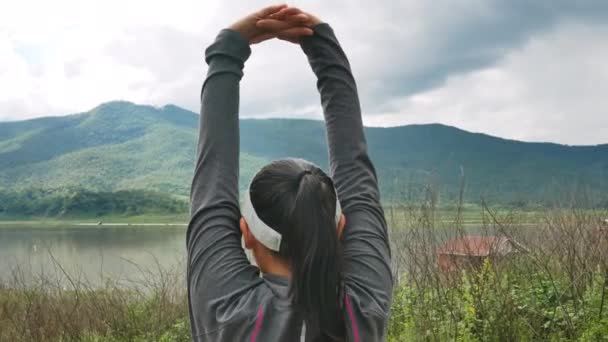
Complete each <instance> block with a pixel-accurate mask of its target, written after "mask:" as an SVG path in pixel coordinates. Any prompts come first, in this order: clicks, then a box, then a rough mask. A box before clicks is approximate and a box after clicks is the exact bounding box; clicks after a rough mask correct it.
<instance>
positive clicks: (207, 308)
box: [186, 6, 312, 341]
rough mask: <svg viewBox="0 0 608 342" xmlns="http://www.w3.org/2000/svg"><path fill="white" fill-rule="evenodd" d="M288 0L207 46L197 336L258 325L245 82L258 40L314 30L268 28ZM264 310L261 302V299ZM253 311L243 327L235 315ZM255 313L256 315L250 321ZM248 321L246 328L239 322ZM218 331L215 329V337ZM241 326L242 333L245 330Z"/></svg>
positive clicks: (198, 189)
mask: <svg viewBox="0 0 608 342" xmlns="http://www.w3.org/2000/svg"><path fill="white" fill-rule="evenodd" d="M284 7H285V6H271V7H267V8H265V9H262V10H261V11H258V12H255V13H253V14H251V15H249V16H247V17H245V18H243V19H242V20H240V21H238V22H236V23H235V24H233V25H232V26H230V29H225V30H222V31H221V32H220V33H219V35H218V36H217V38H216V40H215V42H214V43H213V44H211V45H210V46H209V47H208V48H207V50H206V54H205V57H206V58H205V60H206V62H207V64H208V65H209V68H208V71H207V78H206V79H205V82H204V84H203V89H202V93H201V117H200V131H199V132H200V133H199V141H198V146H197V161H196V168H195V172H194V178H193V180H192V189H191V196H190V197H191V198H190V200H191V219H190V224H189V225H188V231H187V234H186V243H187V249H188V279H187V281H188V302H189V310H190V320H191V323H192V324H191V325H192V335H193V338H194V339H195V340H205V341H207V340H215V338H216V337H217V336H220V335H221V336H224V337H225V336H228V335H229V334H230V333H233V334H236V335H237V336H240V335H243V334H244V333H243V331H247V330H248V329H250V328H251V329H252V328H253V321H251V320H247V315H249V314H252V315H255V312H251V313H249V312H247V308H251V307H252V306H251V305H248V304H251V303H248V301H254V299H253V297H252V296H251V295H250V294H251V290H252V289H255V288H256V285H259V284H260V283H261V282H262V280H261V279H260V278H259V272H258V269H257V267H254V266H252V265H251V264H250V263H249V261H248V260H247V258H246V256H245V252H244V251H243V248H242V246H241V233H240V230H239V225H238V222H239V219H240V217H241V216H240V210H239V193H238V178H239V82H240V80H241V78H242V76H243V67H244V64H245V61H246V60H247V58H248V57H249V55H250V54H251V49H250V47H249V45H250V44H253V43H259V42H261V41H264V40H267V39H270V38H273V37H276V36H279V35H281V36H284V37H296V36H298V35H299V36H301V35H306V34H309V35H310V34H312V30H310V29H309V28H306V27H301V26H297V25H296V24H286V25H283V26H282V27H281V28H280V29H279V30H274V31H268V30H260V29H259V28H257V27H256V22H257V21H258V20H259V19H261V18H264V17H265V16H267V15H270V14H272V13H276V12H277V11H279V10H281V8H284ZM255 309H256V310H257V307H255ZM238 317H241V318H242V317H245V321H246V322H245V323H243V324H239V325H238V327H239V328H238V329H237V330H235V327H234V326H231V327H230V329H231V330H230V332H224V331H223V330H225V329H226V328H227V327H229V323H230V322H235V318H238ZM250 321H251V322H250ZM239 329H240V330H239ZM209 334H213V336H215V337H211V336H210V335H209ZM239 334H240V335H239Z"/></svg>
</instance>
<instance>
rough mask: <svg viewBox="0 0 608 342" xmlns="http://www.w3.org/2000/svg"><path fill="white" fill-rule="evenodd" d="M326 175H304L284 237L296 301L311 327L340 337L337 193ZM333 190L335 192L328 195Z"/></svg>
mask: <svg viewBox="0 0 608 342" xmlns="http://www.w3.org/2000/svg"><path fill="white" fill-rule="evenodd" d="M323 177H324V175H320V174H317V173H312V172H307V173H304V174H303V175H302V177H301V179H300V180H299V188H298V192H297V195H296V198H295V202H294V205H293V208H292V212H291V214H290V215H289V217H290V224H289V225H290V229H289V231H288V232H285V233H284V238H285V240H286V242H287V245H288V246H289V248H288V249H289V250H288V251H286V252H287V253H288V254H289V257H290V261H291V267H292V281H291V289H290V291H291V296H292V301H293V303H294V304H295V305H296V307H297V308H298V309H299V310H300V311H301V312H303V313H304V315H305V320H306V323H307V325H308V329H314V330H317V329H318V330H319V331H320V332H321V333H322V334H323V335H325V336H327V337H330V338H331V337H333V338H337V336H339V335H340V334H339V330H338V329H339V327H340V326H341V324H340V318H341V315H340V310H339V304H338V303H339V302H338V293H339V287H340V280H341V262H340V257H339V256H340V254H341V253H340V252H339V250H338V235H337V233H336V221H335V210H336V198H335V193H334V189H333V186H332V185H330V184H331V183H330V184H327V182H324V181H323ZM325 177H326V176H325ZM329 181H330V182H331V180H329ZM332 193H333V196H328V195H327V194H332ZM314 330H313V331H314Z"/></svg>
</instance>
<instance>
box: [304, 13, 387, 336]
mask: <svg viewBox="0 0 608 342" xmlns="http://www.w3.org/2000/svg"><path fill="white" fill-rule="evenodd" d="M301 46H302V49H303V50H304V52H305V53H306V55H307V56H308V61H309V63H310V65H311V67H312V70H313V72H314V73H315V75H316V76H317V79H318V81H317V88H318V90H319V92H320V94H321V103H322V105H323V112H324V116H325V122H326V125H327V140H328V145H329V161H330V172H331V176H332V178H333V180H334V183H335V185H336V189H337V191H338V197H339V199H340V203H341V204H342V207H343V209H344V214H345V216H346V228H345V230H344V235H343V237H342V242H343V249H344V254H343V257H344V283H345V290H346V291H345V292H346V295H347V296H349V297H350V300H351V302H352V310H353V311H354V315H355V319H356V320H362V321H361V322H358V323H357V324H359V326H360V327H367V328H366V329H365V330H366V331H359V334H361V336H362V340H363V341H375V340H381V339H382V334H383V331H384V328H385V327H383V326H382V325H386V320H387V318H388V313H389V308H390V302H391V296H392V284H393V281H392V273H391V269H390V258H391V253H390V247H389V241H388V232H387V228H386V221H385V218H384V212H383V210H382V207H381V205H380V194H379V190H378V183H377V178H376V172H375V169H374V166H373V164H372V162H371V160H370V158H369V156H368V153H367V143H366V140H365V134H364V131H363V124H362V119H361V108H360V105H359V96H358V94H357V86H356V83H355V79H354V77H353V75H352V72H351V69H350V64H349V62H348V59H347V57H346V55H345V53H344V51H343V50H342V48H341V46H340V44H339V43H338V40H337V38H336V36H335V35H334V32H333V30H332V29H331V27H330V26H329V25H327V24H320V25H318V26H316V27H315V29H314V35H313V36H310V37H306V38H304V39H303V40H302V43H301ZM355 323H356V322H355ZM362 330H363V329H362ZM363 336H365V337H368V338H363Z"/></svg>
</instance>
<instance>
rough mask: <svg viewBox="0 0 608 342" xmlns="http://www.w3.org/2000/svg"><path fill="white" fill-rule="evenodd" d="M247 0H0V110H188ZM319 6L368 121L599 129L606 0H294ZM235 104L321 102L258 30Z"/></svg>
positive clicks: (527, 135)
mask: <svg viewBox="0 0 608 342" xmlns="http://www.w3.org/2000/svg"><path fill="white" fill-rule="evenodd" d="M274 3H276V2H273V3H269V2H266V1H258V0H248V1H235V0H175V1H170V2H169V1H150V0H148V1H139V0H129V1H123V0H120V1H119V0H104V1H97V0H88V1H81V0H80V1H73V0H53V1H41V0H39V1H32V0H21V1H9V0H0V8H2V11H0V94H1V95H0V121H14V120H23V119H29V118H34V117H40V116H51V115H66V114H71V113H77V112H83V111H87V110H90V109H91V108H93V107H95V106H97V105H99V104H100V103H103V102H107V101H112V100H127V101H133V102H135V103H140V104H151V105H155V106H163V105H166V104H175V105H178V106H181V107H184V108H187V109H190V110H193V111H195V112H197V111H198V108H199V96H200V87H201V85H202V82H203V80H204V76H205V72H206V65H205V63H204V58H203V57H204V50H205V47H206V46H207V45H209V44H210V43H211V42H212V41H213V39H214V37H215V36H216V34H217V33H218V32H219V30H220V29H222V28H224V27H226V26H228V25H229V24H231V23H232V22H233V21H235V20H237V19H238V18H240V17H242V16H244V15H245V14H248V13H249V12H252V11H254V10H256V9H258V8H260V7H263V6H266V5H269V4H274ZM287 3H288V4H289V5H292V6H298V7H300V8H302V9H304V10H306V11H309V12H311V13H315V14H316V15H317V16H319V17H320V18H321V19H323V20H324V21H326V22H328V23H329V24H330V25H332V27H333V28H334V30H335V31H336V34H337V36H338V38H339V39H340V41H341V43H342V45H343V47H344V49H345V51H346V53H347V54H348V56H349V59H350V61H351V65H352V69H353V72H354V74H355V78H356V79H357V83H358V88H359V93H360V97H361V105H362V109H363V117H364V123H365V124H366V125H370V126H397V125H406V124H421V123H436V122H438V123H442V124H446V125H451V126H456V127H459V128H462V129H465V130H468V131H473V132H482V133H486V134H491V135H496V136H500V137H504V138H511V139H518V140H525V141H551V142H558V143H563V144H576V145H591V144H605V143H608V96H607V94H608V62H607V61H608V39H607V37H608V1H604V0H579V1H571V0H535V1H529V0H434V1H423V0H399V1H397V0H375V1H359V0H333V1H321V0H306V1H305V0H300V1H296V0H294V1H291V2H287ZM241 89H242V91H241V117H287V118H312V119H320V118H322V114H321V107H320V104H319V96H318V94H317V92H316V85H315V78H314V75H313V74H312V72H311V70H310V67H309V66H308V64H307V61H306V59H305V56H304V55H303V53H302V52H301V49H300V48H299V47H298V46H297V45H293V44H289V43H286V42H282V41H270V42H266V43H263V44H260V45H255V46H253V54H252V56H251V58H250V59H249V60H248V62H247V64H246V67H245V76H244V78H243V81H242V82H241Z"/></svg>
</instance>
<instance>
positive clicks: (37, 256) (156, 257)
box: [0, 227, 186, 284]
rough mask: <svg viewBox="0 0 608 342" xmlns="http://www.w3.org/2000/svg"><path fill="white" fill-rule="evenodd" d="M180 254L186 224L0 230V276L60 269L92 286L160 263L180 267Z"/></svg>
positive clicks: (133, 275)
mask: <svg viewBox="0 0 608 342" xmlns="http://www.w3.org/2000/svg"><path fill="white" fill-rule="evenodd" d="M185 256H186V228H185V227H170V228H160V227H153V228H143V227H141V228H140V227H129V228H107V227H105V228H96V227H86V228H65V229H63V228H42V229H33V228H24V227H19V228H10V229H7V228H2V229H0V279H2V280H8V279H11V278H12V277H13V275H14V272H16V271H23V273H24V274H26V275H28V276H29V275H32V274H33V275H40V274H46V275H58V274H61V273H63V271H62V270H61V268H63V269H64V270H65V271H66V272H67V273H68V274H71V275H73V274H77V275H79V277H80V278H84V279H86V280H87V281H88V282H89V283H91V284H98V283H99V282H100V281H102V279H108V278H110V279H125V280H139V279H142V278H143V277H144V276H145V275H144V273H146V271H147V270H150V271H153V272H154V271H157V270H158V268H159V267H160V268H162V269H164V270H175V271H179V270H180V269H184V263H183V260H184V259H185ZM59 266H61V268H60V267H59ZM184 278H185V269H184Z"/></svg>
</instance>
